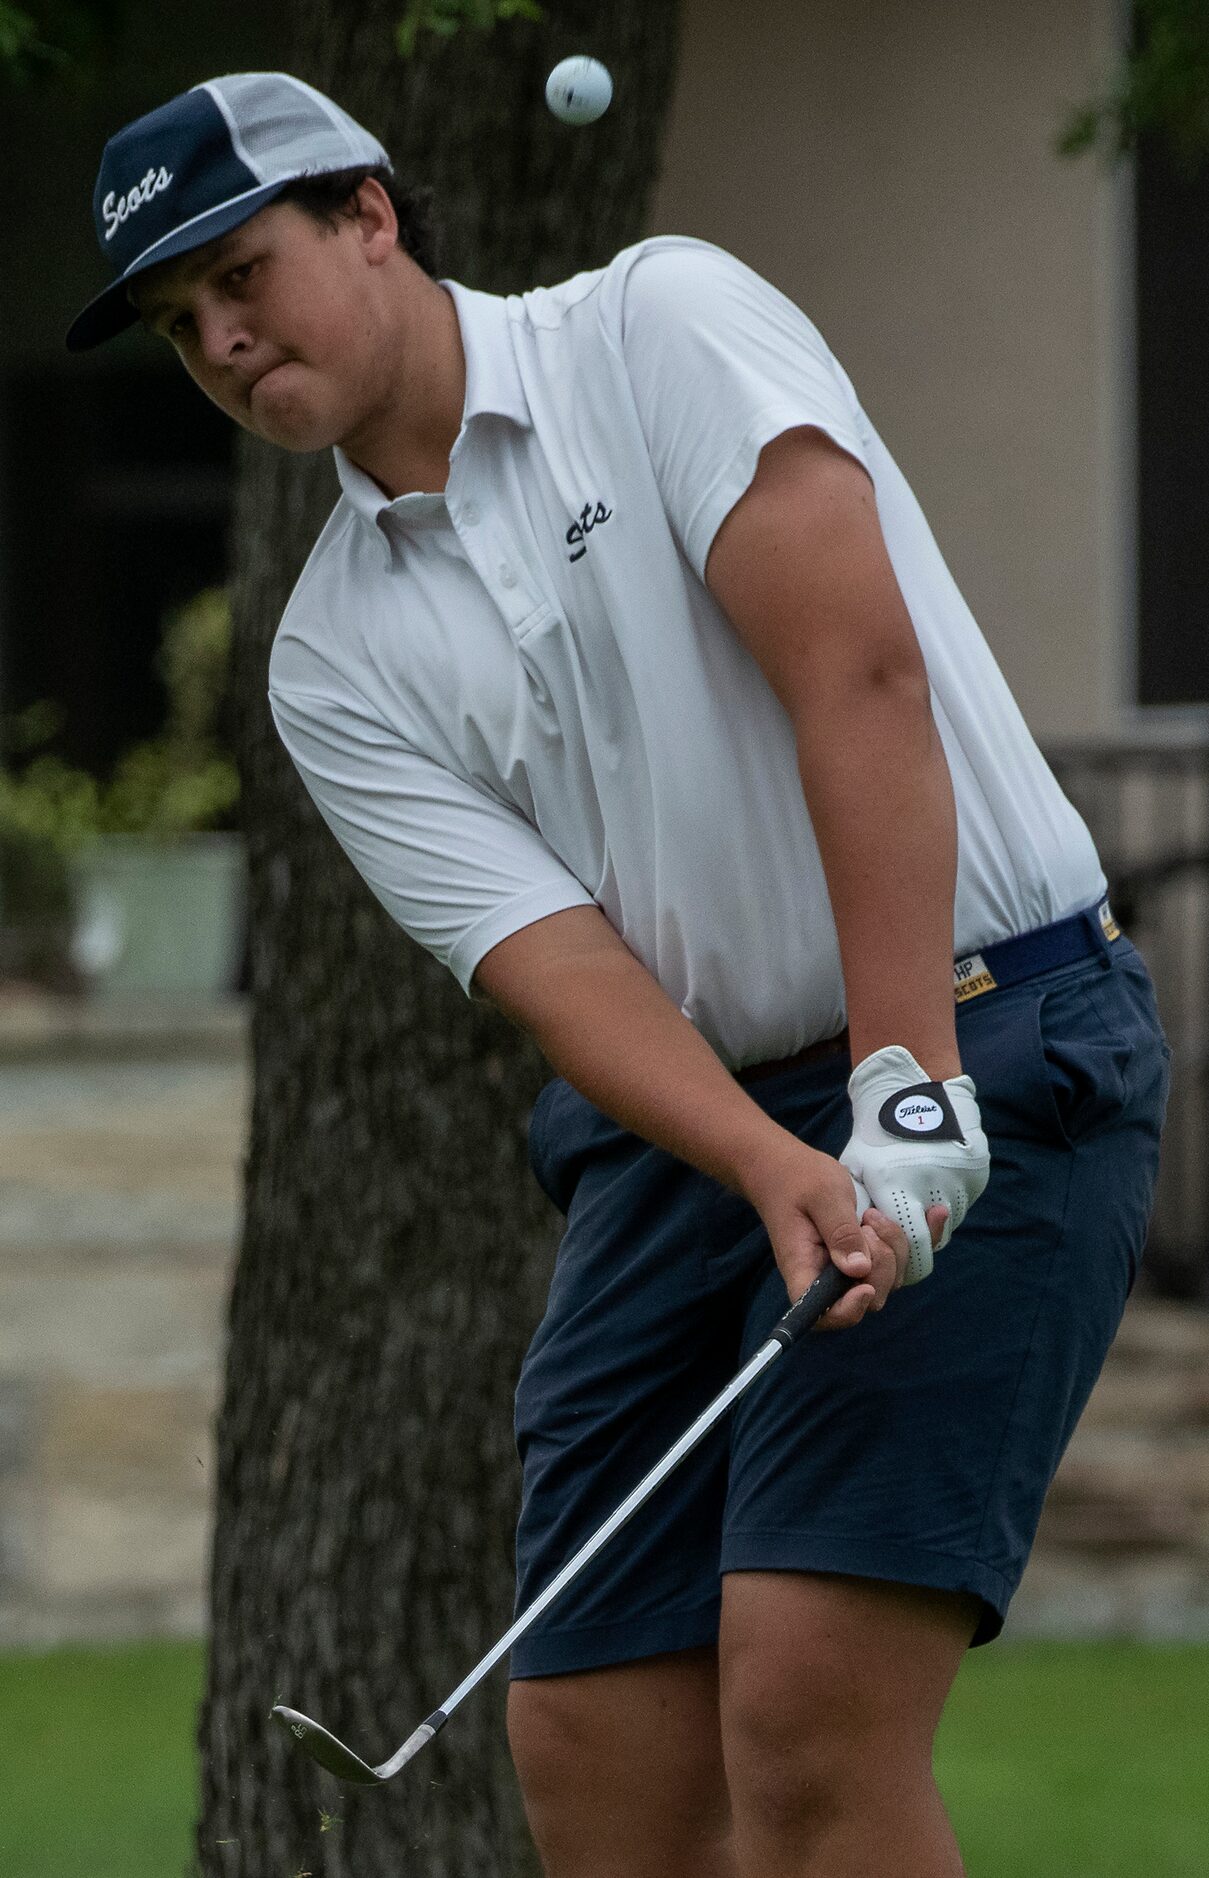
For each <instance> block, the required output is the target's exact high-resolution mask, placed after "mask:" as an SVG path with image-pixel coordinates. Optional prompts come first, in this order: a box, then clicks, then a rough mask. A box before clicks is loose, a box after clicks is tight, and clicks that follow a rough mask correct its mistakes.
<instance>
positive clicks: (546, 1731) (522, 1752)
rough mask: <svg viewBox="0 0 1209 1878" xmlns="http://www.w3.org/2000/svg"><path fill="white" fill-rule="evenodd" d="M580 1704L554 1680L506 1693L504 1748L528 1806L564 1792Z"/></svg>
mask: <svg viewBox="0 0 1209 1878" xmlns="http://www.w3.org/2000/svg"><path fill="white" fill-rule="evenodd" d="M580 1719H581V1718H580V1698H579V1696H578V1694H577V1693H576V1692H574V1691H571V1690H568V1689H567V1688H566V1687H565V1685H564V1684H562V1683H561V1681H560V1680H559V1679H557V1678H552V1679H551V1680H549V1681H546V1680H541V1681H533V1682H514V1683H513V1684H512V1687H511V1689H510V1690H509V1692H508V1743H509V1746H510V1747H511V1749H512V1759H513V1761H514V1763H515V1765H516V1772H517V1776H518V1778H519V1780H520V1783H521V1786H522V1788H523V1789H524V1793H525V1799H526V1802H527V1804H529V1805H531V1806H533V1805H537V1804H539V1803H540V1802H541V1800H542V1799H543V1797H544V1796H545V1795H547V1794H557V1793H559V1792H560V1791H565V1785H566V1780H567V1777H568V1775H569V1774H570V1773H571V1772H572V1771H573V1770H572V1767H571V1765H570V1763H571V1760H572V1754H571V1752H570V1750H569V1747H568V1744H569V1742H571V1741H573V1740H574V1739H576V1738H577V1736H578V1735H579V1733H580V1728H579V1726H578V1725H577V1724H579V1722H580Z"/></svg>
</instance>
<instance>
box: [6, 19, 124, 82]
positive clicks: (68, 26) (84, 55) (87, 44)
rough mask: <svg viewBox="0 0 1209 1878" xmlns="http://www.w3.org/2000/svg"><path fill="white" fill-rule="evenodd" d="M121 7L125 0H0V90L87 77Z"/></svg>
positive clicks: (117, 24)
mask: <svg viewBox="0 0 1209 1878" xmlns="http://www.w3.org/2000/svg"><path fill="white" fill-rule="evenodd" d="M124 7H125V0H26V3H25V5H23V6H16V5H14V4H13V0H0V89H2V88H3V87H5V86H9V87H14V86H22V85H30V84H34V83H36V82H38V81H39V80H45V79H48V78H69V79H73V80H82V79H86V78H88V77H90V76H91V75H92V74H93V72H94V71H95V69H96V67H97V65H98V64H99V62H100V59H101V55H102V52H103V51H104V49H105V47H106V46H107V45H108V44H110V43H112V41H113V40H114V39H115V38H116V36H117V33H118V31H119V28H120V26H121V23H122V15H123V12H124Z"/></svg>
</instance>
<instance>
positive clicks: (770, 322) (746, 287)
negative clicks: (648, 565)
mask: <svg viewBox="0 0 1209 1878" xmlns="http://www.w3.org/2000/svg"><path fill="white" fill-rule="evenodd" d="M622 352H623V356H624V359H625V364H626V370H627V374H628V376H629V379H630V383H631V385H632V387H633V391H634V397H635V401H636V404H637V409H638V417H639V421H640V423H641V425H642V429H643V433H644V435H645V437H646V442H647V448H648V450H649V452H650V457H651V462H652V464H653V467H654V470H655V476H656V480H657V481H658V484H659V489H660V493H661V495H662V497H663V503H664V507H665V509H666V511H667V514H668V517H669V520H670V521H671V524H672V527H673V529H674V530H675V533H676V535H677V538H678V539H679V541H680V543H681V546H682V547H683V549H684V552H685V554H686V556H687V557H688V560H689V562H690V564H691V565H692V567H693V569H694V570H695V572H696V573H697V575H698V576H699V577H700V578H701V579H702V580H704V578H705V563H706V558H707V556H708V554H709V550H710V546H711V544H712V542H713V539H714V536H715V534H716V533H717V531H718V529H719V527H720V526H721V524H722V522H723V520H724V519H725V517H726V516H727V515H728V514H729V513H730V511H731V509H732V508H733V507H734V505H735V503H736V502H737V501H738V500H739V498H740V496H742V495H743V494H744V492H745V491H746V490H747V488H748V487H749V485H750V483H751V480H752V478H753V476H754V475H755V472H756V465H757V463H758V462H759V458H760V452H761V450H762V449H763V448H764V446H765V444H767V443H770V442H771V441H772V439H773V438H774V437H777V436H780V435H781V433H782V432H783V431H786V430H793V429H796V428H797V427H799V426H802V425H811V426H814V427H816V428H818V429H819V430H822V431H825V432H826V433H827V435H828V436H829V437H831V438H832V440H833V441H834V442H835V443H837V444H838V445H839V446H840V447H841V449H843V450H846V451H847V452H848V454H849V455H850V456H853V457H854V458H855V459H856V461H857V462H858V463H860V464H861V466H862V467H863V468H864V469H865V470H866V471H867V470H868V468H869V464H868V462H867V460H866V452H867V441H868V437H869V434H870V433H869V431H868V425H867V421H866V420H865V418H864V414H863V413H862V411H861V408H860V405H859V403H858V402H857V398H856V394H855V392H854V391H853V389H852V386H851V384H850V382H849V380H848V378H847V376H846V375H845V373H844V371H843V370H842V368H841V367H840V365H839V364H838V362H837V360H836V359H835V358H834V357H833V356H832V354H831V352H830V350H829V349H828V347H827V345H826V343H825V341H824V340H823V338H822V336H821V334H820V333H819V332H818V331H817V329H816V328H815V327H814V326H812V325H811V323H810V321H809V320H808V319H807V318H806V315H805V314H804V313H803V312H802V311H801V309H800V308H798V307H796V306H795V305H794V304H793V302H792V300H788V299H787V298H786V297H785V295H784V294H782V293H780V292H779V291H778V290H777V289H776V288H775V287H773V286H771V285H770V284H769V282H768V281H766V280H764V279H762V277H761V276H760V275H759V274H757V273H755V272H753V270H752V269H751V268H749V267H747V266H746V265H745V264H744V263H743V262H742V261H738V260H736V259H735V257H734V256H733V255H730V254H727V253H725V252H724V251H723V250H722V249H721V248H715V247H712V246H710V245H709V244H708V243H705V242H697V241H690V240H687V239H684V238H681V237H672V238H670V239H662V240H660V239H657V240H655V241H652V242H649V243H645V244H643V245H642V246H641V248H640V249H639V251H638V254H637V258H636V259H635V260H634V262H633V263H632V265H631V267H630V271H629V274H628V276H627V279H626V285H625V293H624V308H623V321H622Z"/></svg>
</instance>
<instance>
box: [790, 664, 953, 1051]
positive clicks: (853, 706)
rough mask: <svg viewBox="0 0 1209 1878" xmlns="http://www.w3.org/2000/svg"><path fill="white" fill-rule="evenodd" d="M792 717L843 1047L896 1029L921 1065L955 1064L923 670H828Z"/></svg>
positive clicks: (939, 776) (936, 764)
mask: <svg viewBox="0 0 1209 1878" xmlns="http://www.w3.org/2000/svg"><path fill="white" fill-rule="evenodd" d="M794 722H795V731H796V734H797V742H798V763H799V769H800V772H801V777H802V789H803V793H804V794H805V797H806V801H807V805H808V807H809V809H810V819H811V824H812V826H813V828H814V832H815V837H816V839H817V841H818V844H819V852H820V855H821V857H822V861H823V868H824V871H825V873H826V876H827V887H828V893H829V895H830V899H831V908H832V913H833V915H834V918H835V924H836V931H837V934H838V937H839V945H840V957H841V960H842V962H843V968H844V987H845V993H846V997H847V1004H848V1029H849V1034H850V1037H851V1048H852V1061H853V1062H854V1063H859V1062H860V1061H861V1059H862V1058H863V1057H866V1056H868V1055H869V1054H870V1053H871V1052H872V1051H874V1050H879V1049H881V1048H882V1047H883V1046H884V1045H886V1044H888V1043H901V1044H905V1046H906V1047H907V1049H909V1050H910V1051H911V1053H912V1055H913V1056H914V1057H915V1059H916V1061H917V1062H918V1063H920V1064H921V1065H922V1067H923V1068H924V1069H925V1070H926V1071H927V1072H928V1074H929V1075H930V1076H934V1077H936V1078H938V1079H943V1078H944V1077H946V1076H956V1075H960V1073H961V1059H960V1055H959V1053H958V1048H957V1033H956V1025H955V1013H956V1007H955V1004H954V1000H953V898H954V893H955V891H956V882H957V815H956V810H955V807H954V802H953V787H952V782H951V780H950V777H949V768H948V764H947V762H946V761H945V754H944V750H943V748H942V746H941V742H940V736H939V734H938V732H937V729H936V724H935V721H934V719H933V717H932V711H931V707H930V703H929V699H928V689H927V682H926V679H922V680H921V679H920V678H913V677H911V676H909V675H905V674H904V675H899V676H897V677H887V678H884V679H873V678H869V679H865V678H851V677H844V676H839V675H837V677H836V679H835V682H834V683H832V684H829V685H826V684H821V685H820V686H819V688H818V690H817V691H816V692H815V694H814V696H813V698H812V700H811V703H810V705H809V707H808V708H803V709H802V710H800V711H798V712H797V713H796V714H795V720H794Z"/></svg>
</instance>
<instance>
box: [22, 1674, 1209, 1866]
mask: <svg viewBox="0 0 1209 1878" xmlns="http://www.w3.org/2000/svg"><path fill="white" fill-rule="evenodd" d="M201 1678H202V1651H201V1648H200V1646H198V1645H195V1644H187V1643H164V1644H148V1645H140V1646H139V1647H138V1648H128V1649H120V1650H114V1651H100V1650H56V1651H53V1652H51V1653H50V1654H47V1655H38V1656H32V1655H23V1656H7V1657H0V1755H2V1759H0V1872H3V1873H4V1874H5V1878H8V1874H10V1873H11V1875H12V1878H182V1874H184V1873H185V1872H186V1871H187V1870H188V1869H189V1867H190V1862H191V1859H192V1822H193V1815H194V1807H195V1802H196V1774H195V1769H194V1753H193V1721H194V1711H195V1708H196V1703H197V1698H198V1695H199V1692H200V1689H201ZM69 1759H70V1762H71V1767H70V1771H68V1767H67V1763H68V1760H69ZM937 1768H938V1773H939V1776H940V1782H941V1786H942V1788H943V1790H944V1794H945V1798H946V1800H947V1801H948V1804H949V1809H950V1811H951V1813H952V1816H953V1820H954V1823H955V1825H956V1827H957V1831H958V1835H959V1837H960V1839H961V1842H962V1846H963V1848H964V1850H965V1855H966V1862H967V1866H968V1869H969V1873H970V1878H1205V1874H1206V1873H1207V1872H1209V1647H1198V1648H1195V1649H1180V1648H1177V1647H1157V1646H1154V1647H1148V1646H1144V1645H1136V1644H1048V1643H1047V1644H1018V1643H1013V1644H996V1645H995V1646H994V1647H993V1648H991V1649H989V1650H978V1651H975V1652H974V1653H973V1655H971V1656H970V1658H969V1659H968V1660H967V1663H966V1665H965V1667H964V1669H963V1670H962V1673H961V1676H960V1678H959V1679H958V1684H957V1687H956V1689H955V1690H954V1692H953V1697H952V1700H951V1702H950V1704H949V1709H948V1711H947V1713H946V1716H945V1720H944V1723H943V1725H942V1728H941V1737H940V1746H939V1753H938V1757H937ZM874 1777H875V1776H874Z"/></svg>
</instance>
